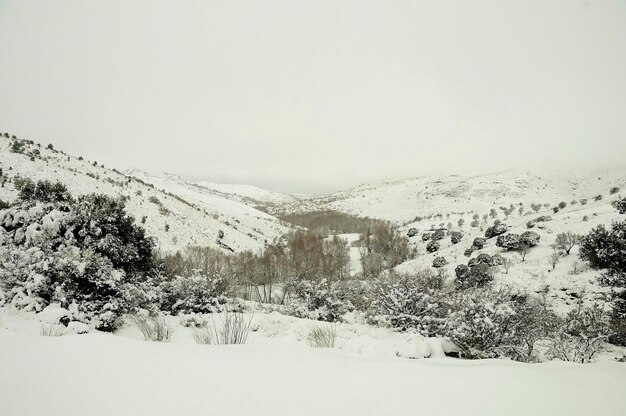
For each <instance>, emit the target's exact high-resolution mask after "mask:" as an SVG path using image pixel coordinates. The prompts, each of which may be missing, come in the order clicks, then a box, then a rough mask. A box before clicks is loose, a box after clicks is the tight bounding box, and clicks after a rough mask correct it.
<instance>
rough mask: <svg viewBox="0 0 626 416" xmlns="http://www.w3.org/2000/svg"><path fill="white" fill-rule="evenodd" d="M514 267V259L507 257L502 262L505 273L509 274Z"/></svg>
mask: <svg viewBox="0 0 626 416" xmlns="http://www.w3.org/2000/svg"><path fill="white" fill-rule="evenodd" d="M511 266H513V259H510V258H508V257H505V258H504V260H503V261H502V267H504V273H505V274H509V269H510V268H511Z"/></svg>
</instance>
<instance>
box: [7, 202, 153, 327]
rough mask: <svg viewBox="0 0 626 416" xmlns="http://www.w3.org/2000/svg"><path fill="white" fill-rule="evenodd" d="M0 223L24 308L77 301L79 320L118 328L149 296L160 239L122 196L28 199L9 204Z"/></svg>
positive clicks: (13, 285)
mask: <svg viewBox="0 0 626 416" xmlns="http://www.w3.org/2000/svg"><path fill="white" fill-rule="evenodd" d="M0 229H1V230H0V236H2V235H4V238H2V237H0V278H1V279H2V280H3V281H4V282H3V283H4V286H5V289H6V290H8V299H7V301H8V302H11V303H13V304H14V305H15V306H17V307H19V308H27V309H29V310H41V309H43V308H44V307H46V306H47V305H49V304H50V303H60V304H61V306H62V307H64V308H66V309H67V308H69V307H70V305H72V304H75V305H76V310H77V312H76V314H77V315H79V316H80V318H79V319H78V320H81V321H89V322H92V323H93V324H94V325H95V326H96V328H97V329H100V330H108V331H111V330H114V329H115V328H117V326H118V325H119V324H120V319H119V318H120V317H121V315H122V314H123V313H126V312H128V311H129V310H130V309H131V308H133V307H135V306H138V305H139V302H143V301H144V300H146V297H145V296H146V295H147V293H148V291H149V290H150V289H149V287H148V284H147V277H148V276H149V275H150V273H151V272H152V268H153V263H152V247H153V244H154V243H153V242H152V240H151V239H148V238H146V237H145V234H144V230H143V229H141V228H139V227H137V226H136V225H134V220H133V219H132V217H129V216H127V215H126V213H125V211H124V205H123V203H122V202H121V201H120V200H116V199H113V198H110V197H107V196H103V195H85V196H81V197H80V198H79V199H78V200H76V201H73V200H72V201H71V202H65V201H54V202H46V203H42V202H39V201H22V202H20V203H18V204H17V205H15V206H13V207H10V208H9V209H7V210H4V211H2V214H0Z"/></svg>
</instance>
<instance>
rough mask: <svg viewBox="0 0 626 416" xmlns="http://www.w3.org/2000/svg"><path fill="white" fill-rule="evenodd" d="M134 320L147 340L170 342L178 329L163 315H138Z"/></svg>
mask: <svg viewBox="0 0 626 416" xmlns="http://www.w3.org/2000/svg"><path fill="white" fill-rule="evenodd" d="M133 322H134V323H135V325H136V326H137V328H139V330H140V331H141V333H142V334H143V337H144V339H145V340H146V341H159V342H169V341H170V340H171V339H172V336H173V335H174V332H175V331H176V328H174V327H173V326H172V325H170V323H169V322H168V321H167V319H165V318H164V317H162V316H149V317H143V316H136V317H134V318H133Z"/></svg>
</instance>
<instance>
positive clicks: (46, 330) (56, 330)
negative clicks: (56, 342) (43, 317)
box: [39, 324, 67, 337]
mask: <svg viewBox="0 0 626 416" xmlns="http://www.w3.org/2000/svg"><path fill="white" fill-rule="evenodd" d="M66 331H67V328H65V327H64V326H63V325H60V324H41V329H40V330H39V333H40V334H41V335H43V336H44V337H62V336H63V335H65V332H66Z"/></svg>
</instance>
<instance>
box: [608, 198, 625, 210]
mask: <svg viewBox="0 0 626 416" xmlns="http://www.w3.org/2000/svg"><path fill="white" fill-rule="evenodd" d="M611 205H613V208H615V209H616V210H617V212H619V213H620V214H626V198H621V199H616V200H615V201H613V202H611Z"/></svg>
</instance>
